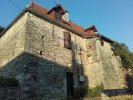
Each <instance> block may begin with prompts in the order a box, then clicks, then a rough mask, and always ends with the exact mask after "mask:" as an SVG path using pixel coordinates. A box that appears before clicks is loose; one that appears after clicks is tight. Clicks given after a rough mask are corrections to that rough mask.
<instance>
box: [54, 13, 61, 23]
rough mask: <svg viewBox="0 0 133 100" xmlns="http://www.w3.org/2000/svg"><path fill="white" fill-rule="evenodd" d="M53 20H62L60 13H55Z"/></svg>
mask: <svg viewBox="0 0 133 100" xmlns="http://www.w3.org/2000/svg"><path fill="white" fill-rule="evenodd" d="M55 19H56V20H58V21H61V20H62V14H61V13H60V12H57V11H55Z"/></svg>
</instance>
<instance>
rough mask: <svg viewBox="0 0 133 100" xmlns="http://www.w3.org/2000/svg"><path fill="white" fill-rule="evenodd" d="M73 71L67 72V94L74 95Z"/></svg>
mask: <svg viewBox="0 0 133 100" xmlns="http://www.w3.org/2000/svg"><path fill="white" fill-rule="evenodd" d="M73 89H74V88H73V73H68V72H67V95H68V96H72V95H73Z"/></svg>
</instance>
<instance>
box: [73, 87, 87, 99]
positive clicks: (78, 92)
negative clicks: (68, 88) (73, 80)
mask: <svg viewBox="0 0 133 100" xmlns="http://www.w3.org/2000/svg"><path fill="white" fill-rule="evenodd" d="M87 93H88V88H87V87H77V88H76V89H75V90H74V97H75V98H80V97H84V96H85V95H87Z"/></svg>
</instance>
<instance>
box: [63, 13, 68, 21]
mask: <svg viewBox="0 0 133 100" xmlns="http://www.w3.org/2000/svg"><path fill="white" fill-rule="evenodd" d="M62 19H63V20H65V21H67V22H69V13H68V11H65V14H64V15H63V16H62Z"/></svg>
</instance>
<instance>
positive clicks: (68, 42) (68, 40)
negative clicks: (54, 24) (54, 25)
mask: <svg viewBox="0 0 133 100" xmlns="http://www.w3.org/2000/svg"><path fill="white" fill-rule="evenodd" d="M64 47H65V48H67V49H71V35H70V33H69V32H64Z"/></svg>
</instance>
